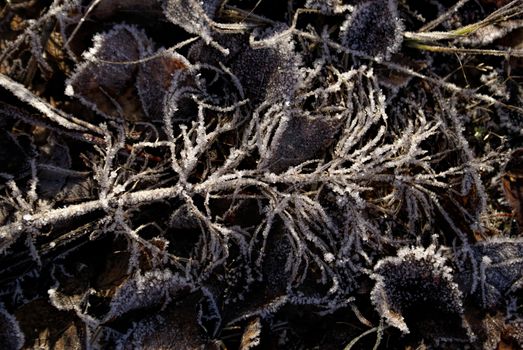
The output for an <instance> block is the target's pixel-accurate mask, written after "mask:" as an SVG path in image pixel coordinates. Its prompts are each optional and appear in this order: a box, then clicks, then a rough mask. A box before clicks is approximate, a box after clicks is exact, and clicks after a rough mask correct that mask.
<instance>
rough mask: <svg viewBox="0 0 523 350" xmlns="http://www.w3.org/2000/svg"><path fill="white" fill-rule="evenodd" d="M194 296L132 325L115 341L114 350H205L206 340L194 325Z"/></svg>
mask: <svg viewBox="0 0 523 350" xmlns="http://www.w3.org/2000/svg"><path fill="white" fill-rule="evenodd" d="M195 297H196V295H191V296H189V297H188V298H186V299H184V300H183V301H181V302H180V303H179V304H177V305H172V306H169V307H168V308H167V309H166V310H164V311H160V312H159V313H158V314H157V315H155V316H150V317H146V318H143V319H141V320H140V321H138V322H136V323H135V324H134V325H133V327H131V328H130V329H129V330H128V332H127V334H125V335H124V336H123V337H122V338H121V339H120V340H119V341H118V346H117V349H121V350H124V349H151V350H153V349H187V350H192V349H194V350H196V349H208V348H209V346H210V344H209V341H208V339H207V337H206V335H205V333H204V330H203V328H202V327H200V325H199V324H198V322H197V313H196V308H195V307H194V303H195V302H196V300H195Z"/></svg>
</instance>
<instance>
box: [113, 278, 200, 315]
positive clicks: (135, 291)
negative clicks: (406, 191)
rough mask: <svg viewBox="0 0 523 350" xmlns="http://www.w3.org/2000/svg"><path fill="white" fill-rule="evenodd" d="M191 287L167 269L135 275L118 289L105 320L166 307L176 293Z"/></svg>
mask: <svg viewBox="0 0 523 350" xmlns="http://www.w3.org/2000/svg"><path fill="white" fill-rule="evenodd" d="M191 287H192V285H191V284H190V283H189V282H188V281H187V280H186V279H185V278H183V277H180V276H178V275H175V274H173V273H172V272H171V271H169V270H167V269H165V270H152V271H147V272H145V273H143V274H141V273H137V274H136V275H135V276H134V277H133V278H130V279H129V280H128V281H126V282H125V283H124V284H123V285H122V286H121V287H120V288H119V289H118V291H117V292H116V294H115V296H114V297H113V300H112V301H111V305H110V308H111V310H110V311H109V313H108V315H107V316H106V318H107V319H113V318H117V317H119V316H121V315H123V314H125V313H127V312H129V311H132V310H136V309H144V308H150V307H154V306H165V305H168V304H169V302H170V301H171V298H173V297H175V296H176V294H177V293H179V292H181V291H183V290H190V289H191Z"/></svg>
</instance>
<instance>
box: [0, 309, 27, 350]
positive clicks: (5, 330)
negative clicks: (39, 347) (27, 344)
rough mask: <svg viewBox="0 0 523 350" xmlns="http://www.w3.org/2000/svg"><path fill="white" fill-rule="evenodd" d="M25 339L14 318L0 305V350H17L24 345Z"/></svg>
mask: <svg viewBox="0 0 523 350" xmlns="http://www.w3.org/2000/svg"><path fill="white" fill-rule="evenodd" d="M24 341H25V337H24V334H23V333H22V331H21V330H20V326H19V325H18V321H17V320H16V318H15V317H14V316H13V315H11V314H10V313H8V312H7V311H6V310H5V309H4V307H3V305H2V304H0V348H2V349H5V350H18V349H21V348H22V347H23V345H24Z"/></svg>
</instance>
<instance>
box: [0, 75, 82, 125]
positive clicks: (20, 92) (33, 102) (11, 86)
mask: <svg viewBox="0 0 523 350" xmlns="http://www.w3.org/2000/svg"><path fill="white" fill-rule="evenodd" d="M0 85H1V86H2V87H4V88H5V89H7V90H9V91H10V92H11V93H12V94H13V95H15V96H16V97H18V98H19V99H20V100H22V101H24V102H25V103H27V104H29V105H30V106H32V107H34V108H36V109H37V110H38V111H40V112H42V113H43V114H45V115H46V116H47V117H48V118H49V119H51V120H52V121H54V122H56V123H58V124H59V125H60V126H63V127H64V128H67V129H71V130H79V131H86V128H84V127H82V126H80V125H78V124H76V123H73V122H71V121H70V120H68V119H69V118H71V117H70V116H68V115H66V114H65V113H64V112H62V111H59V110H57V109H56V108H54V107H53V106H51V105H50V104H49V103H47V102H45V101H44V100H42V99H41V98H39V97H37V96H35V95H34V94H33V93H32V92H31V91H29V90H28V89H27V88H26V87H25V86H23V85H22V84H20V83H17V82H16V81H14V80H12V79H11V78H9V77H8V76H6V75H3V74H0Z"/></svg>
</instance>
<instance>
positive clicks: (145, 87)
mask: <svg viewBox="0 0 523 350" xmlns="http://www.w3.org/2000/svg"><path fill="white" fill-rule="evenodd" d="M150 54H151V55H152V54H153V53H152V52H151V53H150ZM189 65H190V63H189V62H188V61H187V60H186V59H185V57H183V56H182V55H179V54H177V53H174V52H166V53H165V54H162V55H160V56H159V57H156V58H154V59H152V60H148V61H147V62H145V63H142V64H141V65H140V70H139V72H138V76H137V78H136V87H137V89H138V95H139V96H140V100H141V102H142V107H143V110H144V112H145V114H146V115H147V116H148V117H149V118H150V119H152V120H160V119H162V112H163V103H164V98H165V94H166V92H167V91H168V90H169V88H170V87H171V84H172V82H173V75H174V74H175V73H176V72H177V71H180V70H185V69H187V68H188V67H189Z"/></svg>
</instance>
